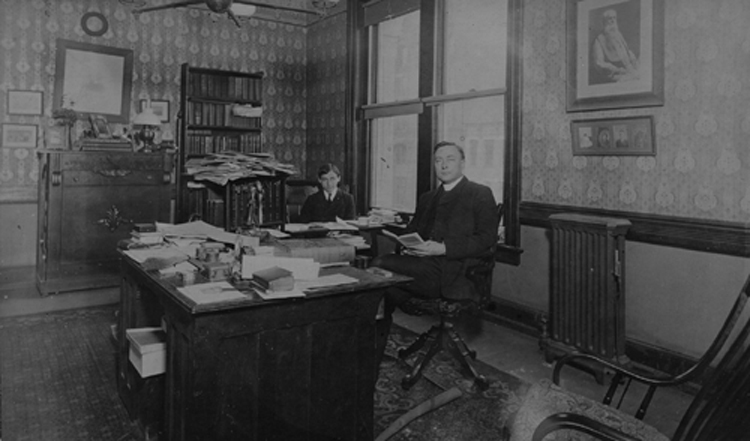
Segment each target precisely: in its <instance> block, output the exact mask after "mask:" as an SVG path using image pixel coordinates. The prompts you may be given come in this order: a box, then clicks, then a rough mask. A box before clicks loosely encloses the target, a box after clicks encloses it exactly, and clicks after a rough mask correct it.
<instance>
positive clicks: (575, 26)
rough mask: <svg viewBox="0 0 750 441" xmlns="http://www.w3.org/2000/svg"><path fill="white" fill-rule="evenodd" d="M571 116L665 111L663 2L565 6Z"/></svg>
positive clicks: (571, 2)
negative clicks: (605, 111)
mask: <svg viewBox="0 0 750 441" xmlns="http://www.w3.org/2000/svg"><path fill="white" fill-rule="evenodd" d="M566 12H567V14H566V15H567V73H568V84H567V110H568V112H578V111H585V110H601V109H620V108H628V107H647V106H661V105H664V2H663V0H567V11H566Z"/></svg>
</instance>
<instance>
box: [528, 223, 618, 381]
mask: <svg viewBox="0 0 750 441" xmlns="http://www.w3.org/2000/svg"><path fill="white" fill-rule="evenodd" d="M550 222H551V224H552V253H551V257H552V258H551V265H550V266H551V280H550V281H551V287H550V300H549V322H550V323H549V329H545V330H544V332H543V333H542V341H541V345H542V348H544V351H545V358H546V360H547V362H552V361H553V360H554V359H556V358H558V357H560V356H562V355H565V354H567V353H569V352H572V351H578V352H586V353H590V354H594V355H598V356H600V357H603V358H606V359H608V360H610V361H612V362H615V363H619V364H627V363H629V361H628V359H627V357H626V356H625V264H624V262H625V233H626V232H627V230H628V228H629V227H630V222H629V221H627V220H625V219H615V218H605V217H595V216H586V215H580V214H571V213H562V214H555V215H552V216H550ZM581 367H584V368H585V366H581ZM592 373H594V374H595V375H596V377H597V380H598V381H601V380H603V372H592Z"/></svg>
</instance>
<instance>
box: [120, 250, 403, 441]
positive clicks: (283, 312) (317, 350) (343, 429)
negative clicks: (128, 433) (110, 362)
mask: <svg viewBox="0 0 750 441" xmlns="http://www.w3.org/2000/svg"><path fill="white" fill-rule="evenodd" d="M126 260H127V259H126ZM123 270H124V277H125V278H126V279H127V278H131V279H135V280H137V281H138V284H139V286H140V287H141V288H142V289H143V290H146V291H148V293H142V295H144V296H145V295H148V296H152V297H153V298H155V299H158V302H159V304H160V305H161V308H163V310H164V313H165V321H166V323H167V327H168V330H167V348H168V349H167V374H166V377H165V380H166V383H165V388H166V393H165V397H164V399H165V422H164V423H165V424H164V428H165V432H166V433H165V435H166V439H168V440H219V439H220V440H295V441H296V440H364V439H366V440H368V441H369V440H372V439H373V394H374V386H375V381H376V366H375V314H376V312H377V307H378V304H379V302H380V299H381V298H382V294H383V290H384V289H385V288H386V286H385V285H384V284H382V283H378V284H376V286H372V285H373V284H372V283H370V284H368V283H363V284H361V285H362V287H361V289H355V290H352V289H349V290H345V291H341V290H339V291H340V292H338V294H335V295H329V296H325V295H323V296H318V297H312V298H307V299H299V300H290V301H281V302H266V303H260V304H257V303H256V304H254V305H249V306H248V305H245V306H242V307H236V308H230V309H219V310H209V311H206V312H201V313H195V312H194V311H190V309H189V308H186V305H185V304H184V299H182V298H179V297H178V296H175V295H174V293H173V292H171V291H170V290H169V289H167V288H166V287H165V286H164V285H163V284H162V283H159V282H157V281H155V280H154V279H153V278H150V280H149V278H148V277H147V275H146V273H144V272H143V271H142V270H141V269H139V268H137V267H135V266H134V265H133V264H132V263H127V262H126V264H125V265H123ZM345 270H346V271H350V270H352V269H349V268H346V269H345ZM398 281H399V282H403V280H400V279H398ZM393 283H396V281H394V282H393ZM135 310H137V308H131V311H135ZM130 314H131V315H132V314H133V313H132V312H131V313H130ZM128 320H130V321H133V322H135V321H137V319H136V318H135V317H130V318H129V319H128Z"/></svg>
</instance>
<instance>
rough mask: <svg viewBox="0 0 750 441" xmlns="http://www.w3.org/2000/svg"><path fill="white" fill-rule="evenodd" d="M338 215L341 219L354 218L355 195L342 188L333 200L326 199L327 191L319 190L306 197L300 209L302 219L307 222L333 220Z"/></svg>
mask: <svg viewBox="0 0 750 441" xmlns="http://www.w3.org/2000/svg"><path fill="white" fill-rule="evenodd" d="M336 217H339V218H341V219H346V220H350V219H354V196H352V195H350V194H349V193H347V192H345V191H344V190H342V189H340V188H339V189H338V190H337V191H336V196H335V197H334V198H333V201H330V202H329V201H327V200H326V192H325V191H322V190H319V191H318V192H317V193H313V194H311V195H310V196H308V197H307V199H305V203H304V204H303V205H302V209H301V210H300V221H301V222H303V223H307V222H333V221H335V220H336Z"/></svg>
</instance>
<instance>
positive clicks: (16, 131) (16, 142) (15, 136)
mask: <svg viewBox="0 0 750 441" xmlns="http://www.w3.org/2000/svg"><path fill="white" fill-rule="evenodd" d="M2 129H3V137H2V146H3V147H16V148H30V149H33V148H36V142H37V126H36V124H3V126H2Z"/></svg>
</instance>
